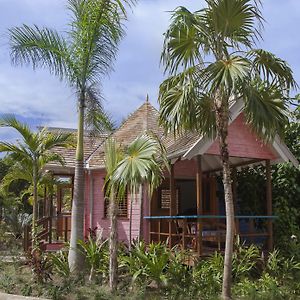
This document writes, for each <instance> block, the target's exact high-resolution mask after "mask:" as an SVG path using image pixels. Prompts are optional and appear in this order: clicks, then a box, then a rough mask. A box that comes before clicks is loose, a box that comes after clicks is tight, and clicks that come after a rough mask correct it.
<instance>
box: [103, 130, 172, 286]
mask: <svg viewBox="0 0 300 300" xmlns="http://www.w3.org/2000/svg"><path fill="white" fill-rule="evenodd" d="M105 154H106V167H107V177H106V182H107V183H108V187H109V188H108V195H109V197H110V220H111V233H110V266H109V276H110V288H111V289H115V288H116V284H117V265H118V264H117V239H118V236H117V212H118V207H117V203H116V202H117V201H116V199H117V198H120V199H122V197H124V195H125V192H126V190H128V191H129V192H130V194H131V203H130V211H132V204H133V195H135V194H137V191H138V190H139V188H140V186H141V185H142V184H147V185H148V187H149V195H151V194H152V192H153V190H154V189H155V188H156V187H157V186H158V185H159V184H160V182H161V180H162V178H163V172H164V170H165V169H166V168H168V162H167V160H166V152H165V149H164V147H163V146H162V145H161V144H160V143H159V141H158V140H157V139H156V138H154V137H152V136H150V135H147V134H144V135H142V136H140V137H138V138H136V139H135V140H134V141H133V142H132V143H131V144H130V145H129V146H128V147H126V148H125V149H124V150H122V149H121V148H120V147H119V146H117V144H116V142H115V141H113V140H109V141H108V142H107V143H106V149H105ZM116 196H117V197H116ZM141 201H142V198H141ZM129 222H130V228H129V249H130V247H131V243H132V237H131V227H132V225H131V224H132V223H131V222H132V214H130V216H129ZM140 222H142V220H140Z"/></svg>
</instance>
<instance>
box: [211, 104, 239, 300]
mask: <svg viewBox="0 0 300 300" xmlns="http://www.w3.org/2000/svg"><path fill="white" fill-rule="evenodd" d="M215 109H216V124H217V133H218V138H219V145H220V156H221V161H222V168H223V185H224V195H225V211H226V242H225V258H224V272H223V285H222V299H224V300H228V299H231V282H232V254H233V240H234V204H233V196H232V186H231V175H230V164H229V152H228V142H227V137H228V125H229V105H228V102H227V101H216V105H215Z"/></svg>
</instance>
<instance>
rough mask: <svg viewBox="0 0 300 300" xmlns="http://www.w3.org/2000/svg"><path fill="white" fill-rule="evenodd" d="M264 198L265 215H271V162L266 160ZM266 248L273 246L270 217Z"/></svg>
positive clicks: (269, 248)
mask: <svg viewBox="0 0 300 300" xmlns="http://www.w3.org/2000/svg"><path fill="white" fill-rule="evenodd" d="M266 198H267V215H268V216H272V179H271V163H270V160H266ZM267 226H268V227H267V228H268V250H269V251H271V250H272V248H273V223H272V219H269V220H268V225H267Z"/></svg>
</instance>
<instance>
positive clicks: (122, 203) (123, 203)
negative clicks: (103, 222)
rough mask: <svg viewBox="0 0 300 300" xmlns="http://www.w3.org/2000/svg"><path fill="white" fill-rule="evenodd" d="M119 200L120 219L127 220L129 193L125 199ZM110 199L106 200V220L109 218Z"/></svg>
mask: <svg viewBox="0 0 300 300" xmlns="http://www.w3.org/2000/svg"><path fill="white" fill-rule="evenodd" d="M117 200H118V204H119V207H118V217H119V218H127V217H128V193H127V192H126V193H125V195H124V198H122V199H117ZM108 210H109V198H107V197H105V200H104V218H108V217H109V211H108Z"/></svg>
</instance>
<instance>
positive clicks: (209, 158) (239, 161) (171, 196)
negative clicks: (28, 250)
mask: <svg viewBox="0 0 300 300" xmlns="http://www.w3.org/2000/svg"><path fill="white" fill-rule="evenodd" d="M242 105H243V103H242V101H237V102H236V103H235V104H234V105H233V106H232V107H231V123H230V127H229V137H228V143H229V153H230V162H231V165H232V174H233V195H234V200H235V203H237V199H238V197H239V195H237V188H236V182H235V173H236V170H237V169H239V168H241V167H244V166H249V165H256V164H265V166H266V205H265V212H264V213H263V214H262V215H260V216H256V215H249V216H241V215H238V213H237V216H236V233H237V234H239V235H240V236H241V238H242V239H243V240H245V241H246V242H255V243H259V244H260V245H261V246H262V247H265V248H268V249H270V248H272V245H273V234H272V231H273V230H272V220H273V218H275V216H273V215H272V188H271V170H270V166H271V164H275V163H280V162H291V163H292V164H293V165H294V166H298V162H297V160H296V159H295V157H294V156H293V155H292V153H291V152H290V151H289V149H288V148H287V146H286V145H285V144H284V143H283V142H282V141H280V139H279V138H278V137H276V138H275V140H274V142H273V143H271V144H264V143H263V142H262V141H261V140H260V139H259V137H257V136H256V135H255V134H254V133H253V132H252V131H251V128H250V127H249V126H248V125H246V124H245V122H244V116H243V113H242V112H241V110H242ZM50 130H58V129H55V128H51V129H50ZM59 130H65V131H70V130H69V129H59ZM145 131H152V132H154V133H155V134H157V135H158V136H159V137H160V138H161V140H162V141H163V143H164V144H165V146H166V148H167V152H168V157H169V159H170V162H171V169H170V173H166V177H165V179H164V181H163V182H162V184H161V186H160V187H159V188H158V189H157V190H156V191H155V192H154V194H153V195H152V197H151V198H150V197H149V196H148V193H147V192H146V189H145V187H142V188H141V189H140V192H139V193H138V194H137V195H133V197H134V199H133V207H132V238H133V239H137V238H143V239H145V240H146V242H150V241H168V243H169V245H170V246H174V245H176V244H179V245H180V246H181V247H182V248H189V249H193V250H195V251H197V252H198V254H199V255H205V254H207V253H208V252H209V251H211V250H215V249H219V250H222V248H223V247H224V235H225V230H226V225H225V217H224V195H223V189H222V184H220V183H219V182H218V181H217V175H219V174H220V172H221V163H220V158H219V147H218V143H217V141H216V140H211V139H209V138H208V137H206V136H199V135H198V134H197V133H189V134H186V135H184V136H182V137H179V138H176V139H173V138H170V137H165V136H164V134H163V130H162V128H160V127H159V126H158V111H157V110H156V109H155V108H154V107H153V106H152V105H151V104H150V103H149V102H148V101H146V102H145V103H144V104H143V105H142V106H140V107H139V108H138V109H137V110H136V111H135V112H134V113H132V114H131V115H130V116H129V117H128V119H127V120H126V121H125V122H124V123H123V124H122V125H121V126H120V127H119V128H118V129H117V130H116V131H115V132H114V133H113V134H112V136H113V137H114V138H115V139H116V140H117V141H118V142H119V143H120V144H122V145H127V144H129V143H130V142H131V141H133V140H134V139H135V138H136V137H137V136H139V135H140V134H142V133H143V132H145ZM107 137H108V135H102V136H98V137H97V138H94V139H91V138H89V136H86V137H85V214H84V215H85V234H86V235H87V234H88V231H89V229H97V230H101V231H102V234H103V237H104V238H106V237H107V236H108V234H109V230H110V224H109V219H108V212H107V209H108V202H107V200H106V199H105V197H104V191H103V185H104V178H105V164H104V161H105V156H104V148H103V145H104V143H105V140H106V139H107ZM56 152H57V153H60V154H61V155H62V156H63V157H64V159H65V162H66V164H65V166H63V167H62V166H58V165H49V166H48V167H47V171H48V172H51V173H52V174H53V176H54V177H55V178H57V179H59V182H60V183H59V184H58V185H57V188H56V192H55V194H54V195H52V196H49V195H48V193H47V191H45V197H44V201H41V204H42V205H41V209H40V212H41V213H40V220H39V223H40V224H41V225H42V226H43V228H44V230H43V231H42V232H41V234H40V238H41V239H42V240H43V241H44V247H45V249H47V250H55V249H58V248H59V247H61V245H62V244H63V243H64V242H66V241H68V239H69V236H70V230H71V228H70V214H71V205H72V191H73V177H74V165H75V164H74V158H75V149H60V148H57V149H56ZM239 200H242V199H239ZM130 202H131V201H130V195H127V196H126V197H125V199H123V201H120V203H119V219H118V231H119V239H120V241H124V242H125V243H128V239H129V215H130V214H129V212H130ZM236 206H237V205H236ZM236 209H237V212H238V208H236ZM258 221H259V224H260V226H256V225H257V223H258ZM261 224H263V225H261ZM25 240H26V239H25ZM27 241H28V239H27ZM25 244H26V243H25ZM25 246H26V245H25Z"/></svg>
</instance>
